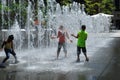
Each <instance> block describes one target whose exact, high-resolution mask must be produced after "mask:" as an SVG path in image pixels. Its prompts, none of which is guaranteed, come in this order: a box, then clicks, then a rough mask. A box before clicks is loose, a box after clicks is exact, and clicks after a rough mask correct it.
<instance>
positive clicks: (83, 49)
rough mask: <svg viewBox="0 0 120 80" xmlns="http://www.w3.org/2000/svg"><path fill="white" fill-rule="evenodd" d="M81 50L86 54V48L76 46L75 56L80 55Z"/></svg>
mask: <svg viewBox="0 0 120 80" xmlns="http://www.w3.org/2000/svg"><path fill="white" fill-rule="evenodd" d="M81 50H82V52H83V53H86V52H87V50H86V47H78V46H77V54H80V53H81Z"/></svg>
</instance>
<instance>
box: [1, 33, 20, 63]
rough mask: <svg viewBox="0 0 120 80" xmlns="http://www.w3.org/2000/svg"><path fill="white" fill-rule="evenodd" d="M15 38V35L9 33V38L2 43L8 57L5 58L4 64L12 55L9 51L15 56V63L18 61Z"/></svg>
mask: <svg viewBox="0 0 120 80" xmlns="http://www.w3.org/2000/svg"><path fill="white" fill-rule="evenodd" d="M13 40H14V36H13V35H9V36H8V39H7V40H6V41H4V42H3V43H2V46H1V47H2V48H4V51H5V54H6V58H4V60H3V61H2V64H4V63H5V62H6V61H7V60H8V59H9V57H10V54H9V53H11V54H12V55H13V56H14V58H15V63H17V62H18V60H17V57H16V53H15V52H14V49H13Z"/></svg>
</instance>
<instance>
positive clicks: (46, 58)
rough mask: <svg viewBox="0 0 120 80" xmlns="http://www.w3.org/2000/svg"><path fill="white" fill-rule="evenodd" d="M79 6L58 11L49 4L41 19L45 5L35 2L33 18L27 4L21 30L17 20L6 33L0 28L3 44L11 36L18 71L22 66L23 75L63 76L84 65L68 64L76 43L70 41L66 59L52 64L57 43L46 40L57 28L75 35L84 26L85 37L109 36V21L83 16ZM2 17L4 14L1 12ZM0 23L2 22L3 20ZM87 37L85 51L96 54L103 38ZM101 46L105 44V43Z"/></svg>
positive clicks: (41, 2) (56, 7) (105, 18)
mask: <svg viewBox="0 0 120 80" xmlns="http://www.w3.org/2000/svg"><path fill="white" fill-rule="evenodd" d="M2 1H5V0H2ZM19 3H22V1H20V2H19ZM53 4H54V5H53ZM4 5H5V4H4ZM80 6H81V4H79V5H78V4H77V3H75V2H73V3H72V4H70V5H68V6H62V10H61V7H60V5H59V4H57V3H56V2H55V1H54V0H49V2H48V8H47V12H46V15H44V12H43V10H44V9H45V5H43V0H38V14H37V15H35V14H34V8H33V6H32V5H31V2H29V4H28V6H27V7H26V11H27V18H26V23H25V24H26V25H25V28H24V29H22V28H21V25H20V23H19V22H21V19H20V20H18V19H16V17H15V20H14V24H13V25H12V26H9V28H8V29H4V26H2V38H3V40H4V39H6V37H7V36H8V35H9V34H13V35H14V36H15V40H14V42H15V45H16V46H15V49H16V52H17V53H18V54H17V55H18V57H19V59H20V60H21V63H20V64H18V65H19V66H18V69H19V68H20V69H21V68H23V65H21V64H25V65H26V66H25V68H24V70H25V71H27V70H36V71H38V70H39V71H44V70H52V71H56V70H58V71H59V70H60V71H65V72H67V71H72V70H78V68H77V67H78V66H82V65H83V64H84V63H80V64H75V63H72V61H74V60H75V59H76V55H75V53H76V42H75V41H76V40H75V39H73V38H72V39H73V41H74V42H73V43H72V44H68V46H69V48H68V53H69V55H68V58H66V59H62V57H60V58H61V60H54V58H55V57H56V54H55V53H56V46H57V40H51V38H50V37H51V36H52V35H56V34H57V33H56V32H57V29H58V27H59V26H60V25H63V26H65V28H66V30H68V32H69V33H70V34H71V33H74V34H77V32H78V31H79V29H80V26H81V25H84V24H85V25H86V26H87V31H88V33H93V34H94V35H97V34H96V33H101V32H109V27H110V22H111V19H110V18H108V17H106V16H103V15H99V16H90V15H87V14H86V13H85V12H84V11H83V10H84V8H82V10H81V9H80ZM19 12H20V13H19V14H18V15H21V10H20V11H19ZM2 14H4V11H3V10H2ZM15 16H16V15H15ZM35 16H37V18H38V21H39V26H38V28H37V30H36V29H35V27H34V25H33V21H34V18H35ZM2 21H4V18H3V17H2ZM94 35H92V36H94ZM98 35H99V34H98ZM90 37H91V35H90ZM90 37H89V38H88V42H87V43H88V45H87V46H88V47H89V49H88V51H90V50H93V51H94V50H95V49H96V50H97V48H96V46H99V44H100V45H104V43H97V42H98V41H101V40H104V41H105V38H104V39H103V38H96V37H92V38H90ZM95 42H96V46H94V47H95V48H94V49H93V48H92V47H91V45H92V44H94V43H95ZM105 42H107V40H106V41H105ZM68 43H69V42H68ZM73 53H74V54H73ZM89 53H90V52H89ZM89 55H90V56H91V55H93V53H92V52H91V53H90V54H89ZM61 56H63V54H61ZM83 58H84V57H82V58H81V59H83ZM22 62H23V63H22ZM27 64H28V65H27ZM73 64H74V65H73ZM68 67H69V68H68ZM82 69H83V68H82ZM88 70H89V69H88ZM22 80H24V79H22Z"/></svg>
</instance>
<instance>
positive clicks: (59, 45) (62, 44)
mask: <svg viewBox="0 0 120 80" xmlns="http://www.w3.org/2000/svg"><path fill="white" fill-rule="evenodd" d="M62 47H63V51H64V52H65V53H67V48H66V43H65V42H64V43H60V42H59V43H58V49H57V53H59V52H60V50H61V48H62Z"/></svg>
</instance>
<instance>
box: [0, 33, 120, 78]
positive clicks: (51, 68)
mask: <svg viewBox="0 0 120 80" xmlns="http://www.w3.org/2000/svg"><path fill="white" fill-rule="evenodd" d="M109 38H112V40H110V41H109V42H108V43H107V44H105V45H103V46H96V48H97V50H95V51H91V53H93V54H92V55H93V56H91V55H89V58H90V61H89V62H85V61H84V60H83V58H82V60H81V62H79V63H76V62H75V59H76V58H71V59H72V60H71V59H69V58H68V60H66V59H63V60H62V59H61V60H58V61H56V60H51V61H47V60H46V62H44V63H42V61H41V62H39V63H37V62H36V63H33V62H34V61H32V62H29V64H27V63H26V62H25V61H21V62H20V63H18V64H12V62H11V61H12V60H9V62H8V64H7V65H8V66H7V67H6V68H1V69H0V80H120V76H119V75H120V58H119V57H120V49H119V48H120V42H119V41H120V38H119V36H118V35H113V36H111V37H109ZM103 42H104V39H103ZM91 47H94V46H91ZM88 52H90V50H89V51H88ZM70 56H71V55H70ZM53 57H54V56H53ZM73 57H74V56H73ZM25 58H26V57H25ZM0 59H3V57H0ZM22 59H24V58H23V57H22ZM30 59H31V58H30ZM36 59H38V58H36ZM43 60H45V59H43ZM48 60H49V59H48ZM0 61H1V60H0ZM35 61H36V60H35ZM67 62H68V63H67ZM9 63H11V64H9ZM43 64H44V65H45V66H44V65H43ZM33 65H35V66H33ZM60 65H61V66H60ZM62 65H63V66H64V67H62ZM66 65H67V66H66Z"/></svg>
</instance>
